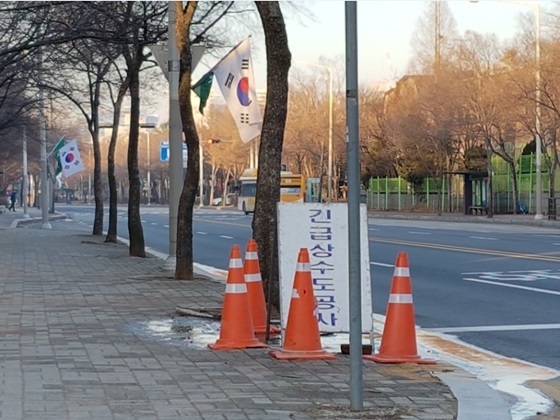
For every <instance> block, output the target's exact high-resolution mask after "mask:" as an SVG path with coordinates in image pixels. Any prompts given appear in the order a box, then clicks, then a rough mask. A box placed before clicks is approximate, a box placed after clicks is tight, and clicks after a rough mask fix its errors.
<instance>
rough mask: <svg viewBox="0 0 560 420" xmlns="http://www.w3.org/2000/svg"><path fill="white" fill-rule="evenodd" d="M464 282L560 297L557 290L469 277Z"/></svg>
mask: <svg viewBox="0 0 560 420" xmlns="http://www.w3.org/2000/svg"><path fill="white" fill-rule="evenodd" d="M463 280H466V281H472V282H476V283H485V284H492V285H494V286H502V287H511V288H512V289H521V290H528V291H530V292H537V293H545V294H547V295H556V296H560V292H557V291H555V290H548V289H539V288H538V287H529V286H521V285H519V284H511V283H499V282H497V281H489V280H481V279H471V278H468V277H465V278H463Z"/></svg>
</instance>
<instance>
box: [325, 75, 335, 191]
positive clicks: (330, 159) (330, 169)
mask: <svg viewBox="0 0 560 420" xmlns="http://www.w3.org/2000/svg"><path fill="white" fill-rule="evenodd" d="M327 69H328V71H329V156H328V164H327V165H328V166H327V174H328V180H327V182H328V188H327V198H328V200H329V202H331V200H332V190H333V184H332V178H333V167H332V164H333V138H332V135H333V75H332V67H328V68H327ZM335 191H336V190H335Z"/></svg>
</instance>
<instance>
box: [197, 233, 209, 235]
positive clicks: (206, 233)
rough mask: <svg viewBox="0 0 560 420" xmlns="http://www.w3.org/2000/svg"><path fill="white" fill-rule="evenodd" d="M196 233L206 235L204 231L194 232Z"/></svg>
mask: <svg viewBox="0 0 560 420" xmlns="http://www.w3.org/2000/svg"><path fill="white" fill-rule="evenodd" d="M196 233H198V234H199V235H208V234H207V233H206V232H196Z"/></svg>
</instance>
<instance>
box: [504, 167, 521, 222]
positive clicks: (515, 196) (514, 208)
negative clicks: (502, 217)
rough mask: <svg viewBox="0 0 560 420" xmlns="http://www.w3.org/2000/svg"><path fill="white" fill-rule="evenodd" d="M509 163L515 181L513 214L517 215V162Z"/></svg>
mask: <svg viewBox="0 0 560 420" xmlns="http://www.w3.org/2000/svg"><path fill="white" fill-rule="evenodd" d="M507 163H508V166H509V169H510V173H511V178H512V181H513V214H515V213H517V209H518V205H519V185H518V183H517V174H516V173H515V161H513V160H508V161H507Z"/></svg>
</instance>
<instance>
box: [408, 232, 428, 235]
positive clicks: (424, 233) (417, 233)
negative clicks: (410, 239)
mask: <svg viewBox="0 0 560 420" xmlns="http://www.w3.org/2000/svg"><path fill="white" fill-rule="evenodd" d="M408 233H412V234H413V235H431V233H429V232H408Z"/></svg>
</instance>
